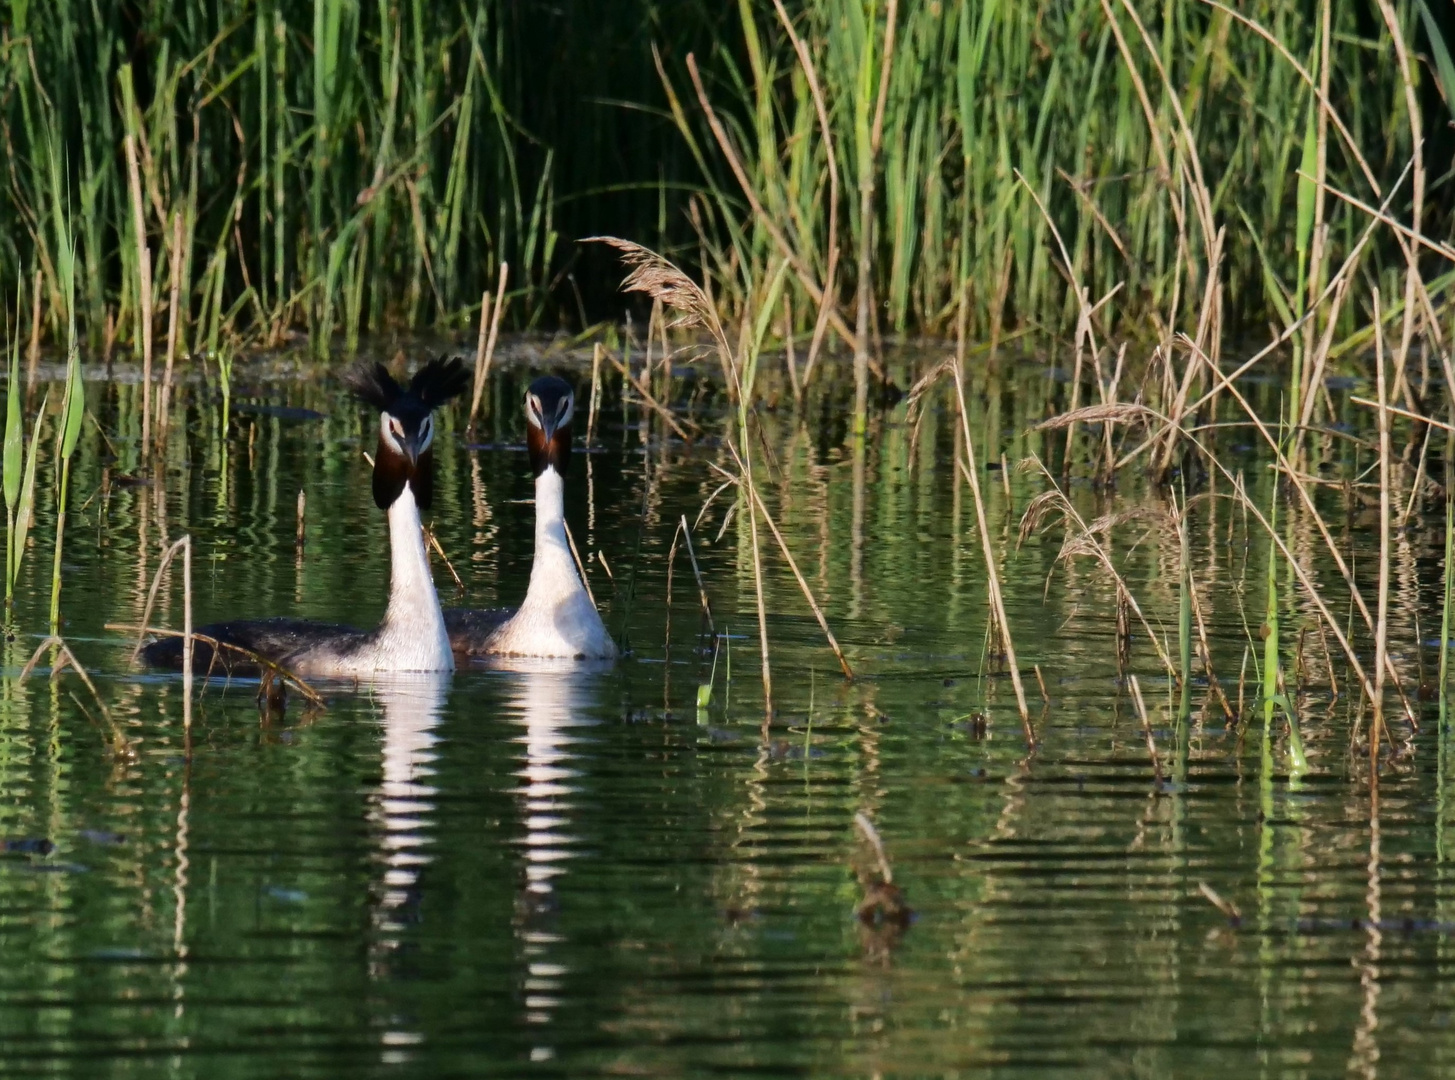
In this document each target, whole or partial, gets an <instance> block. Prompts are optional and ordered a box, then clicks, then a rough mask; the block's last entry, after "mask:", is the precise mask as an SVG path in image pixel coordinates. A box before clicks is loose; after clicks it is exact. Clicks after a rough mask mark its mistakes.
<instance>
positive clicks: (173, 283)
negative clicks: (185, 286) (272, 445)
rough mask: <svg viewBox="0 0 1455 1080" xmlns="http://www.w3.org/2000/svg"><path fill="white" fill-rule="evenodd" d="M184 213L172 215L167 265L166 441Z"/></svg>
mask: <svg viewBox="0 0 1455 1080" xmlns="http://www.w3.org/2000/svg"><path fill="white" fill-rule="evenodd" d="M182 256H183V250H182V212H181V211H180V210H178V211H174V212H173V214H172V257H171V261H170V264H169V266H168V271H167V276H168V279H169V280H168V287H169V288H170V289H171V294H170V296H169V297H168V301H167V362H166V373H165V375H164V376H163V380H162V393H161V400H160V401H159V402H158V405H157V438H158V439H164V438H166V434H167V425H168V424H169V423H170V422H171V408H172V365H173V363H174V362H175V360H176V358H177V327H178V324H179V321H180V309H181V305H182Z"/></svg>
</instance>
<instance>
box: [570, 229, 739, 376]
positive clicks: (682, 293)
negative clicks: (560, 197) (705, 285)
mask: <svg viewBox="0 0 1455 1080" xmlns="http://www.w3.org/2000/svg"><path fill="white" fill-rule="evenodd" d="M582 243H586V244H590V243H597V244H606V245H607V246H608V247H611V248H615V249H616V251H617V252H619V253H620V256H621V260H622V262H624V263H626V264H627V266H628V267H630V268H631V271H630V273H628V274H627V276H626V280H625V281H623V282H622V283H621V289H622V291H623V292H640V293H646V294H647V295H648V296H650V297H651V298H652V299H654V300H660V301H662V303H663V304H664V305H666V306H667V307H669V308H671V309H672V310H674V311H676V312H677V314H678V318H677V321H676V323H675V324H674V325H676V326H687V327H691V326H696V327H700V328H702V329H704V330H706V331H707V332H708V333H709V334H710V335H712V339H713V344H714V345H716V346H717V352H718V356H719V358H720V359H721V361H722V370H723V375H724V376H725V377H726V379H727V382H728V388H729V391H730V392H731V393H733V394H736V393H737V390H738V386H737V383H738V379H737V365H736V363H734V361H733V355H734V354H733V351H732V347H731V346H730V345H728V340H727V337H726V336H725V335H724V334H723V332H722V323H721V322H719V321H718V317H717V311H716V309H714V308H713V306H712V301H711V300H709V299H708V297H707V294H706V293H704V292H703V291H702V289H700V288H699V287H698V285H697V282H695V281H693V280H692V279H691V278H690V277H688V276H687V275H686V274H684V273H683V272H682V271H681V270H679V269H678V268H677V267H676V266H674V265H672V263H670V262H668V261H667V260H666V259H664V258H662V256H660V255H658V254H657V253H656V252H655V251H652V250H651V249H650V248H646V247H643V246H642V245H641V244H635V243H632V241H630V240H622V239H620V238H619V237H615V236H588V237H586V238H585V239H584V240H582Z"/></svg>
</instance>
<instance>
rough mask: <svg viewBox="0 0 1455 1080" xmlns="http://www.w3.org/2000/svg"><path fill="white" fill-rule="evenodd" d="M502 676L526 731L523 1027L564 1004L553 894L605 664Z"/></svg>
mask: <svg viewBox="0 0 1455 1080" xmlns="http://www.w3.org/2000/svg"><path fill="white" fill-rule="evenodd" d="M494 666H495V667H496V668H497V669H500V670H503V671H504V672H505V674H504V678H505V679H506V680H508V686H509V689H508V690H507V691H506V693H505V695H504V696H505V699H506V703H507V710H506V714H507V716H508V717H509V718H510V719H511V720H512V721H513V722H515V723H517V724H519V725H521V726H522V727H523V728H524V732H523V733H522V734H521V735H518V736H517V737H516V742H518V743H520V744H522V745H523V746H524V748H525V754H524V758H523V760H521V762H520V767H519V768H518V769H517V770H516V773H515V775H516V776H517V777H518V778H519V780H520V785H519V786H518V787H517V788H516V795H517V797H518V798H519V799H520V801H521V803H522V814H521V818H522V823H523V824H524V826H525V836H524V837H523V847H524V851H525V866H524V871H525V874H524V878H525V881H524V887H523V889H522V891H521V894H520V897H519V900H518V913H517V918H516V936H517V939H518V940H519V942H520V948H521V955H522V958H523V959H524V961H525V982H524V987H523V989H524V991H525V995H524V996H525V1017H524V1019H525V1021H526V1023H527V1024H531V1025H547V1024H549V1023H550V1022H551V1020H552V1018H553V1016H554V1014H555V1011H556V1009H557V1008H558V1007H559V1006H560V1004H561V994H562V986H563V983H564V980H565V977H566V976H567V974H568V973H569V970H568V968H567V967H566V965H564V964H562V963H560V962H559V960H558V959H557V958H556V956H555V954H556V953H557V952H558V950H557V949H556V946H557V945H558V944H559V943H560V942H561V941H562V936H561V934H560V933H559V931H558V929H557V927H556V916H557V912H558V910H559V906H560V904H559V899H558V896H557V889H558V887H559V885H560V883H561V877H562V876H563V875H564V874H565V873H566V870H567V863H568V862H569V861H570V860H571V858H572V857H573V855H574V848H575V846H576V843H577V838H576V836H575V835H574V834H573V827H572V818H573V814H574V812H575V810H576V803H575V797H576V795H577V792H578V791H579V785H578V784H577V783H576V781H577V778H578V777H579V776H580V772H579V770H578V769H577V768H576V767H575V764H574V761H575V758H576V755H577V751H576V747H577V746H578V745H579V744H580V743H581V742H582V741H583V739H582V736H581V734H580V731H579V729H581V728H585V727H589V726H590V725H592V724H594V723H596V718H595V717H594V716H593V715H592V705H593V704H594V702H595V701H596V697H597V695H596V694H595V693H594V689H595V684H596V682H597V675H598V673H599V672H601V671H603V670H607V669H608V668H609V667H610V665H609V663H606V664H593V663H583V662H580V661H559V660H545V659H519V658H516V659H511V660H510V661H508V662H506V661H501V662H499V663H497V664H495V665H494ZM554 1056H555V1051H554V1050H553V1049H552V1048H551V1047H550V1046H548V1045H537V1046H535V1047H534V1048H533V1049H532V1051H531V1060H533V1061H549V1060H550V1059H552V1058H553V1057H554Z"/></svg>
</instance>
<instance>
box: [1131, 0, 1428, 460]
mask: <svg viewBox="0 0 1455 1080" xmlns="http://www.w3.org/2000/svg"><path fill="white" fill-rule="evenodd" d="M1204 2H1206V0H1204ZM1412 164H1413V163H1412V162H1411V163H1409V164H1406V166H1405V168H1404V171H1403V172H1401V173H1400V176H1399V179H1398V180H1396V181H1395V183H1394V184H1393V185H1392V186H1391V187H1390V189H1389V191H1388V193H1387V194H1386V196H1385V200H1384V203H1383V204H1382V206H1381V207H1380V209H1379V211H1378V212H1377V213H1378V215H1379V216H1378V217H1377V218H1376V219H1374V220H1371V221H1370V222H1369V224H1368V225H1366V226H1365V228H1364V231H1363V232H1362V233H1361V234H1360V236H1359V239H1358V241H1357V242H1356V243H1355V244H1354V247H1353V248H1352V249H1351V250H1350V252H1349V254H1348V255H1347V256H1346V257H1345V259H1344V262H1343V263H1342V264H1341V266H1340V267H1339V271H1338V273H1336V274H1335V275H1334V276H1333V278H1332V279H1330V281H1329V283H1328V284H1327V285H1326V286H1325V287H1324V289H1323V291H1322V292H1321V293H1320V294H1319V297H1318V299H1317V300H1316V301H1315V302H1314V303H1312V304H1310V305H1309V307H1308V310H1307V311H1305V312H1304V314H1303V316H1302V317H1300V318H1299V319H1296V320H1294V322H1292V323H1291V324H1289V325H1288V326H1286V327H1284V328H1283V330H1282V332H1280V333H1279V334H1278V335H1276V336H1275V337H1274V338H1273V340H1272V341H1270V342H1268V344H1266V345H1264V346H1263V347H1262V348H1261V349H1259V350H1258V351H1257V352H1255V353H1254V354H1253V355H1252V356H1250V357H1249V358H1248V359H1247V360H1244V361H1243V362H1242V363H1241V364H1239V365H1238V366H1237V367H1236V368H1234V369H1233V370H1232V371H1231V372H1229V373H1227V374H1226V375H1221V373H1220V372H1219V370H1218V368H1217V367H1216V365H1214V366H1213V369H1212V370H1213V372H1214V378H1215V380H1216V381H1215V382H1214V384H1213V386H1212V387H1211V388H1210V389H1209V390H1207V391H1206V392H1205V393H1203V394H1202V395H1201V396H1200V397H1199V398H1198V399H1197V400H1196V401H1194V402H1193V403H1192V404H1191V405H1189V406H1187V407H1186V408H1185V409H1184V410H1183V415H1184V416H1188V415H1193V414H1195V413H1196V412H1197V411H1198V410H1199V409H1201V408H1202V407H1203V406H1204V405H1206V404H1207V403H1208V402H1209V401H1210V400H1212V398H1213V397H1214V396H1215V395H1217V394H1219V393H1222V392H1223V387H1224V386H1226V385H1229V384H1231V383H1232V382H1234V381H1236V380H1237V379H1240V378H1242V377H1243V376H1244V375H1246V374H1247V373H1248V372H1249V371H1251V370H1252V369H1253V368H1254V367H1256V366H1257V365H1258V364H1259V363H1260V362H1261V361H1262V360H1264V359H1265V358H1267V357H1268V356H1270V355H1272V354H1273V353H1274V352H1276V351H1277V350H1278V349H1279V348H1281V347H1282V346H1283V345H1285V344H1286V343H1287V342H1289V341H1291V340H1292V339H1293V337H1294V335H1295V334H1296V333H1298V332H1299V331H1300V330H1301V329H1302V328H1303V326H1304V325H1305V324H1306V323H1307V322H1308V321H1309V320H1311V319H1313V318H1314V315H1315V313H1316V312H1317V311H1318V310H1319V309H1320V308H1321V307H1322V306H1323V304H1324V302H1325V301H1326V300H1327V299H1328V298H1329V297H1331V296H1333V295H1334V293H1335V291H1336V290H1337V289H1339V288H1340V287H1341V284H1340V283H1341V282H1344V281H1345V280H1346V279H1348V278H1350V277H1352V275H1353V272H1354V268H1355V267H1356V266H1357V265H1358V262H1359V259H1360V257H1361V256H1362V255H1363V252H1364V248H1365V246H1366V245H1367V244H1368V242H1369V240H1370V238H1371V237H1372V236H1373V235H1374V229H1375V226H1376V225H1378V224H1379V223H1380V222H1381V221H1383V222H1384V223H1386V224H1389V225H1391V226H1392V227H1395V228H1400V227H1402V226H1399V224H1398V222H1395V221H1394V220H1393V219H1391V218H1387V217H1385V216H1384V212H1385V211H1387V210H1388V209H1389V205H1390V203H1391V202H1392V201H1393V200H1394V196H1395V194H1396V193H1397V192H1398V191H1399V189H1400V187H1401V185H1402V184H1403V183H1404V178H1405V176H1407V175H1408V174H1409V170H1410V168H1411V165H1412ZM1329 190H1330V191H1334V193H1335V194H1339V192H1337V191H1335V190H1334V189H1333V188H1330V189H1329ZM1359 205H1361V206H1362V205H1363V204H1359ZM1365 209H1366V210H1370V211H1371V212H1372V208H1370V207H1365ZM1450 257H1451V258H1452V259H1455V249H1452V251H1451V254H1450ZM1184 337H1185V336H1184ZM1194 344H1196V343H1195V342H1194ZM1204 351H1205V350H1204ZM1163 437H1164V436H1163V433H1162V432H1160V431H1159V432H1156V433H1154V434H1151V435H1149V436H1148V437H1147V438H1146V439H1144V440H1143V441H1142V442H1141V443H1140V444H1139V445H1137V446H1136V447H1134V448H1133V449H1131V450H1129V451H1128V452H1127V453H1125V454H1123V455H1122V456H1121V457H1120V458H1119V459H1118V460H1117V464H1116V467H1117V469H1118V470H1120V469H1122V468H1124V467H1125V466H1127V465H1129V464H1131V463H1132V462H1133V461H1135V460H1136V459H1137V458H1138V457H1140V456H1141V455H1142V454H1143V453H1145V452H1146V451H1147V450H1148V449H1150V448H1151V447H1153V446H1155V445H1156V444H1157V442H1158V440H1159V439H1161V438H1163Z"/></svg>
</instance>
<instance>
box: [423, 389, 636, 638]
mask: <svg viewBox="0 0 1455 1080" xmlns="http://www.w3.org/2000/svg"><path fill="white" fill-rule="evenodd" d="M575 413H576V395H575V394H574V393H573V392H572V390H571V385H570V384H569V383H568V382H566V381H565V380H564V379H559V378H557V377H556V376H554V375H545V376H542V377H541V378H539V379H536V380H535V381H534V382H532V383H531V384H530V388H529V389H528V390H527V391H526V394H525V418H526V447H527V449H528V450H529V451H530V464H531V470H532V472H534V473H535V488H536V540H535V559H534V561H533V562H532V564H531V570H530V585H529V587H528V588H527V589H526V593H525V599H524V600H523V601H522V602H521V605H520V609H519V610H518V611H516V612H515V614H514V615H512V616H510V618H509V619H508V620H506V621H505V623H504V624H503V625H502V624H501V623H500V621H499V620H500V618H501V616H500V613H498V612H473V611H451V610H446V611H445V623H446V625H447V626H448V627H449V632H450V644H451V645H452V646H453V647H454V650H455V653H456V655H458V656H518V657H547V658H558V659H564V660H612V659H615V657H616V643H615V642H613V641H612V640H611V635H610V634H608V633H607V632H606V627H605V626H604V625H603V624H602V622H601V615H600V614H599V613H598V612H597V610H596V605H595V604H593V603H592V602H591V596H590V594H589V593H587V591H586V587H585V585H583V584H582V582H581V578H580V576H579V575H578V574H577V572H576V561H575V559H574V557H573V556H572V554H571V544H570V541H569V540H568V539H567V537H566V488H565V479H566V467H567V465H568V464H569V463H570V460H571V421H572V419H574V417H575Z"/></svg>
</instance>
